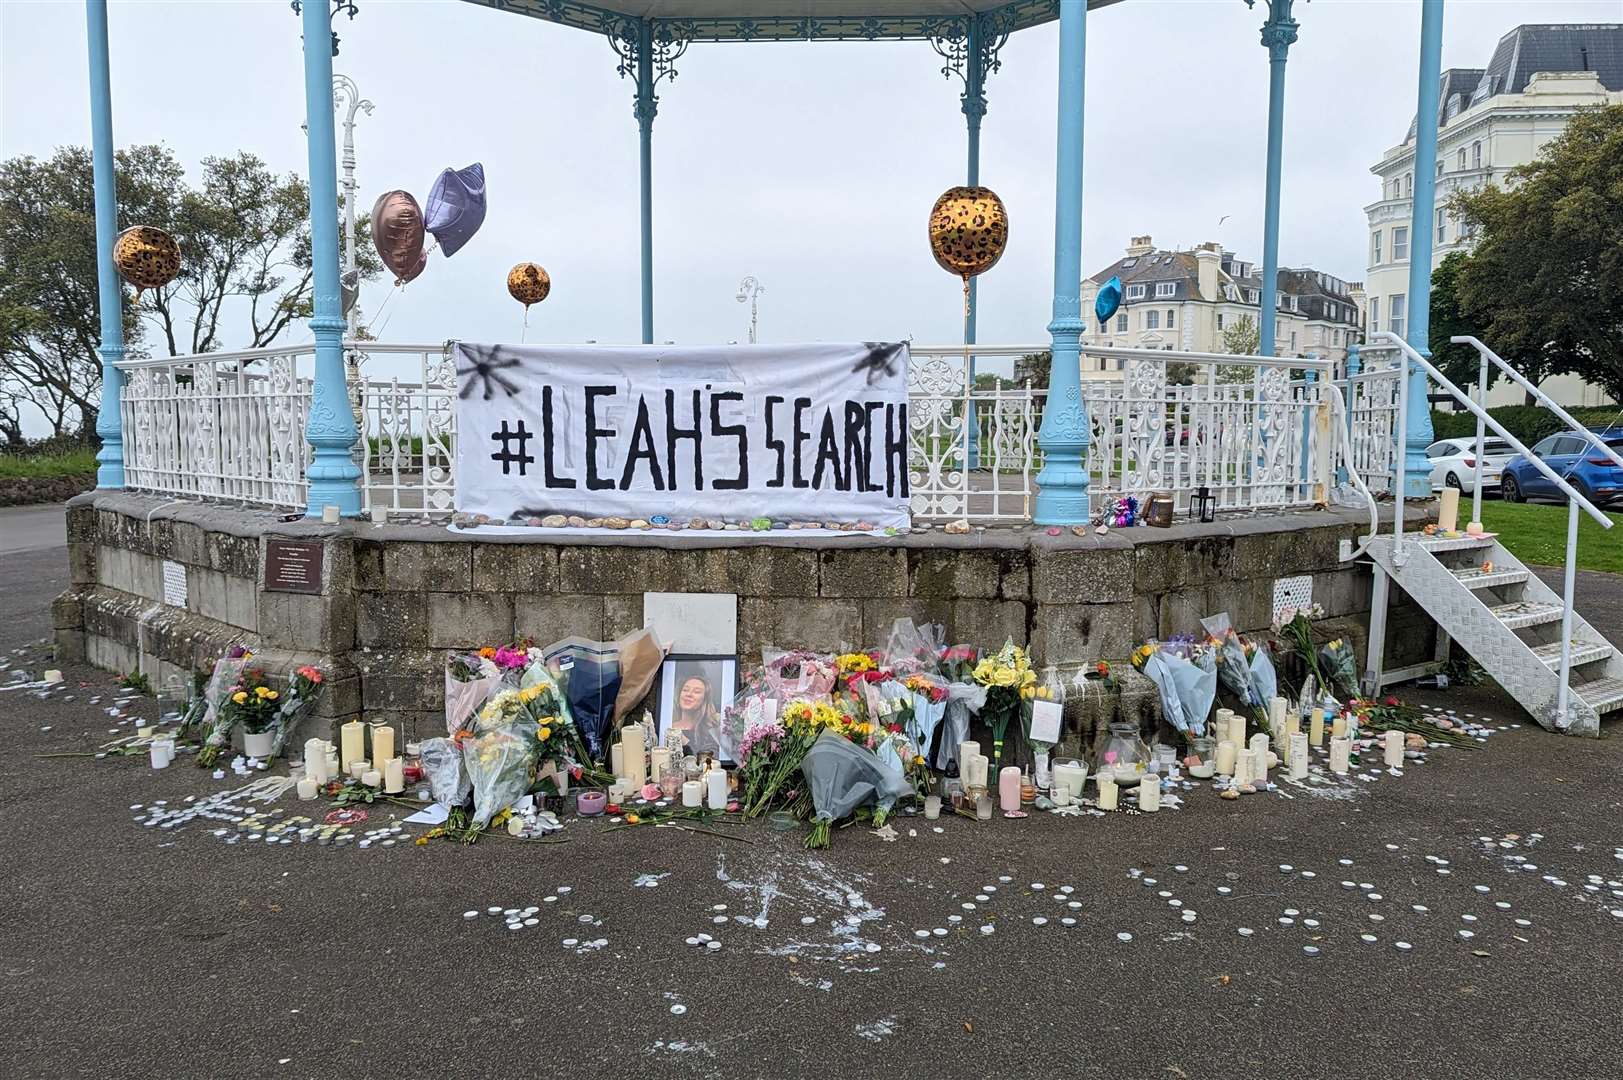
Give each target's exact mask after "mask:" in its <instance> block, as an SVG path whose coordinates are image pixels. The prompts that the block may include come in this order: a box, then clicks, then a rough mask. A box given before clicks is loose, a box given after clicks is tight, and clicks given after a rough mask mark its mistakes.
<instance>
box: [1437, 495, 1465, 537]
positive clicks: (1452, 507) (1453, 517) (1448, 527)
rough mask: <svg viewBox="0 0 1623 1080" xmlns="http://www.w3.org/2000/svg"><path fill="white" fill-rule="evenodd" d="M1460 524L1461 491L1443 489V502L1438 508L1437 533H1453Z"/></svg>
mask: <svg viewBox="0 0 1623 1080" xmlns="http://www.w3.org/2000/svg"><path fill="white" fill-rule="evenodd" d="M1459 523H1460V489H1459V488H1451V487H1445V488H1443V497H1442V500H1441V501H1440V502H1439V503H1438V506H1437V531H1438V532H1453V531H1454V530H1455V529H1457V528H1459Z"/></svg>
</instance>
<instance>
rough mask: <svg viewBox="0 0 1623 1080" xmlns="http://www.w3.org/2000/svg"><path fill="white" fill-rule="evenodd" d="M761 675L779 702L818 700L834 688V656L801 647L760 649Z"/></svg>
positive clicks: (824, 697) (825, 696)
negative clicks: (794, 648)
mask: <svg viewBox="0 0 1623 1080" xmlns="http://www.w3.org/2000/svg"><path fill="white" fill-rule="evenodd" d="M761 660H762V667H761V676H762V678H763V679H765V680H766V684H767V686H768V688H769V689H770V690H771V692H772V696H773V697H775V698H777V699H778V700H779V701H780V702H788V701H818V700H822V699H826V698H827V697H828V696H829V695H830V694H832V693H833V692H834V683H835V680H836V678H837V674H836V672H835V670H834V657H833V656H831V655H829V654H828V653H815V652H808V651H806V650H803V649H796V650H791V651H783V650H779V649H762V650H761Z"/></svg>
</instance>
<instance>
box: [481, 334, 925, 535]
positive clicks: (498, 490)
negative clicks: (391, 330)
mask: <svg viewBox="0 0 1623 1080" xmlns="http://www.w3.org/2000/svg"><path fill="white" fill-rule="evenodd" d="M455 349H456V369H457V381H458V393H457V439H456V454H457V463H456V465H457V474H456V508H457V509H458V510H460V511H463V512H465V513H476V514H485V515H487V516H489V517H490V518H491V519H493V520H495V521H504V520H512V521H514V522H515V523H516V522H519V521H522V520H523V519H525V518H528V517H545V516H546V515H548V514H565V515H577V516H579V517H583V518H588V519H590V518H602V517H624V518H643V519H649V518H653V517H655V516H664V517H666V518H668V519H670V520H671V521H672V522H673V523H686V522H687V521H689V520H691V519H692V518H695V517H702V518H706V519H708V520H712V521H714V520H717V519H722V520H725V521H728V522H740V523H742V522H748V521H750V520H751V519H753V518H758V517H764V518H771V519H773V520H775V521H795V522H803V521H819V522H826V523H844V524H852V523H855V522H859V521H860V522H867V523H869V524H870V525H873V526H877V527H880V528H884V527H896V528H905V527H907V525H908V522H909V514H908V504H909V495H908V476H907V433H908V422H907V365H908V351H907V346H906V345H905V344H881V343H874V342H868V343H857V344H843V345H743V346H683V347H676V346H656V345H601V346H600V345H528V346H527V345H474V344H469V343H467V342H456V343H455Z"/></svg>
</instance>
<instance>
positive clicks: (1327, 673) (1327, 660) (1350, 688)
mask: <svg viewBox="0 0 1623 1080" xmlns="http://www.w3.org/2000/svg"><path fill="white" fill-rule="evenodd" d="M1319 666H1320V669H1321V670H1322V671H1323V672H1324V678H1325V684H1326V685H1327V686H1331V687H1334V688H1335V689H1337V690H1340V691H1341V692H1342V694H1343V695H1345V699H1346V700H1348V701H1351V700H1352V699H1353V698H1355V697H1357V696H1358V662H1357V660H1355V659H1354V658H1353V651H1352V642H1350V641H1348V640H1347V639H1346V638H1339V637H1338V638H1336V639H1335V640H1333V641H1328V642H1326V643H1325V644H1324V645H1322V646H1321V647H1320V648H1319Z"/></svg>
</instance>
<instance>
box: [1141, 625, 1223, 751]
mask: <svg viewBox="0 0 1623 1080" xmlns="http://www.w3.org/2000/svg"><path fill="white" fill-rule="evenodd" d="M1133 666H1134V667H1136V668H1138V669H1139V670H1140V671H1142V672H1143V673H1144V675H1145V677H1146V678H1148V679H1149V680H1150V681H1151V682H1153V683H1154V684H1155V688H1156V689H1157V690H1158V691H1160V694H1161V712H1162V714H1163V715H1165V716H1166V719H1167V723H1169V724H1171V725H1172V726H1173V727H1175V728H1177V729H1178V730H1179V731H1181V732H1183V733H1184V734H1185V735H1204V734H1206V717H1207V716H1208V715H1210V713H1211V711H1212V702H1213V701H1214V700H1215V699H1216V698H1217V654H1216V652H1215V651H1214V650H1212V649H1210V648H1208V647H1206V646H1204V645H1201V644H1197V643H1196V642H1194V641H1193V640H1192V639H1188V638H1173V639H1171V640H1168V641H1148V642H1145V643H1144V644H1143V645H1140V646H1139V647H1138V648H1137V649H1135V650H1133Z"/></svg>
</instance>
